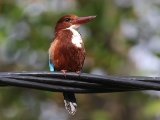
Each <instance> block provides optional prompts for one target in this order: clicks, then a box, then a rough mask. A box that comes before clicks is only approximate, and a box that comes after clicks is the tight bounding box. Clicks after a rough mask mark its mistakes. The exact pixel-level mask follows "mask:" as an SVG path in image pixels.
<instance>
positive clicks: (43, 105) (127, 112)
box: [0, 0, 160, 120]
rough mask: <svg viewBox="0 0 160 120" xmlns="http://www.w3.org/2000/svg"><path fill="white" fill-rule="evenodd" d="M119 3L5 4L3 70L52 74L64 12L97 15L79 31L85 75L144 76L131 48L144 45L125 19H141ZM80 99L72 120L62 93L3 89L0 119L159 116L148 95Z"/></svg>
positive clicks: (0, 5)
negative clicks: (127, 30)
mask: <svg viewBox="0 0 160 120" xmlns="http://www.w3.org/2000/svg"><path fill="white" fill-rule="evenodd" d="M115 1H116V0H66V1H65V0H62V1H61V0H53V1H52V0H46V1H43V0H26V1H20V0H1V1H0V71H2V72H4V71H48V52H47V51H48V48H49V46H50V43H51V41H52V39H53V36H54V26H55V24H56V21H57V20H58V18H59V17H60V16H62V15H64V14H68V13H74V14H77V15H78V16H87V15H97V18H96V19H95V20H94V21H92V22H90V23H88V24H86V25H84V26H82V27H81V29H80V31H81V33H82V36H83V38H84V39H85V40H84V42H85V47H86V51H87V57H86V61H85V65H84V69H83V72H88V73H90V72H91V73H92V72H93V71H94V70H97V69H98V70H100V71H103V72H102V73H105V74H112V75H141V73H144V71H140V70H138V69H137V68H136V67H135V64H134V62H133V61H132V60H131V58H130V57H129V56H128V52H129V50H130V49H131V48H132V47H133V46H134V45H137V44H138V43H139V41H137V40H136V39H138V37H135V38H127V37H126V36H124V35H123V34H122V30H121V21H122V20H123V19H128V20H133V21H136V22H137V23H136V24H139V23H138V20H139V19H140V17H139V16H138V15H137V14H136V12H135V11H134V9H133V5H132V4H131V5H128V6H127V5H126V6H125V4H124V6H118V5H117V4H116V2H115ZM117 1H118V0H117ZM126 1H127V0H126ZM52 2H53V3H52ZM51 3H52V4H53V6H54V7H53V6H51V5H50V4H51ZM44 6H45V7H44ZM141 26H142V27H143V26H144V25H143V24H142V25H141ZM146 39H147V38H146ZM158 53H159V52H158ZM158 53H156V54H157V55H158ZM77 100H78V111H77V114H76V115H75V116H74V117H69V116H68V114H67V112H66V111H65V110H64V105H63V97H62V95H61V94H60V93H51V92H45V91H38V90H31V89H23V88H11V87H4V88H0V120H55V119H56V120H63V119H64V120H67V119H68V120H69V119H78V120H153V119H155V120H158V118H160V110H159V108H160V102H159V98H158V97H155V96H154V95H150V94H146V93H144V92H126V93H109V94H87V95H77Z"/></svg>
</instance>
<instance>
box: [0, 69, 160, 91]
mask: <svg viewBox="0 0 160 120" xmlns="http://www.w3.org/2000/svg"><path fill="white" fill-rule="evenodd" d="M0 85H1V86H16V87H25V88H32V89H39V90H46V91H53V92H74V93H109V92H125V91H138V90H160V77H138V76H99V75H92V74H86V73H81V74H80V75H79V74H76V73H71V72H68V73H66V74H65V75H64V74H63V73H61V72H10V73H6V72H1V73H0Z"/></svg>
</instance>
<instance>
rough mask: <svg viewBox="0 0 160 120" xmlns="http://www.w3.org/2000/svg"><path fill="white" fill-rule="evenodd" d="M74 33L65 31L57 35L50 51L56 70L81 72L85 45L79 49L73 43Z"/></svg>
mask: <svg viewBox="0 0 160 120" xmlns="http://www.w3.org/2000/svg"><path fill="white" fill-rule="evenodd" d="M72 35H73V33H72V32H71V31H70V30H68V29H64V30H61V31H59V32H58V33H57V36H56V37H55V39H54V41H53V42H52V43H51V47H50V49H49V53H50V56H51V57H50V59H51V61H53V63H54V65H55V70H57V71H61V70H67V71H70V72H77V71H81V69H82V66H83V63H84V59H85V49H84V44H83V43H82V47H81V48H78V47H76V46H75V45H74V44H73V43H72V41H71V40H72Z"/></svg>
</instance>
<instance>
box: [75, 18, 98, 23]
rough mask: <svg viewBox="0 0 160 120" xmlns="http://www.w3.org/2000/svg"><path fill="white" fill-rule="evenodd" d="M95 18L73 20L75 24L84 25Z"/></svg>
mask: <svg viewBox="0 0 160 120" xmlns="http://www.w3.org/2000/svg"><path fill="white" fill-rule="evenodd" d="M94 18H96V16H86V17H78V18H76V19H75V20H73V24H84V23H87V22H89V21H90V20H92V19H94Z"/></svg>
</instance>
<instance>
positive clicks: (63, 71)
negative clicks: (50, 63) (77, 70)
mask: <svg viewBox="0 0 160 120" xmlns="http://www.w3.org/2000/svg"><path fill="white" fill-rule="evenodd" d="M61 72H62V73H63V74H64V77H65V78H66V72H67V70H61Z"/></svg>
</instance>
